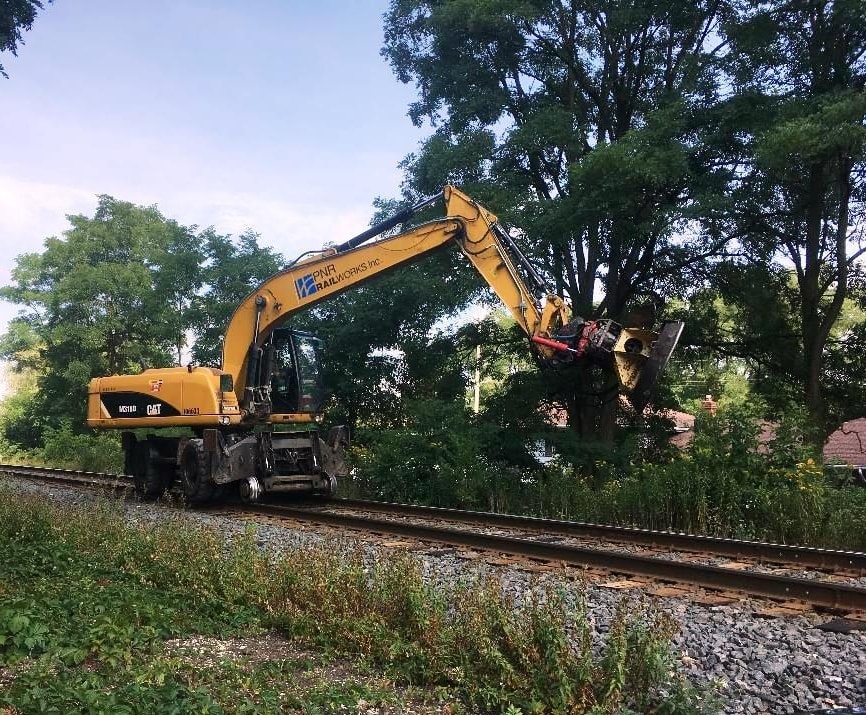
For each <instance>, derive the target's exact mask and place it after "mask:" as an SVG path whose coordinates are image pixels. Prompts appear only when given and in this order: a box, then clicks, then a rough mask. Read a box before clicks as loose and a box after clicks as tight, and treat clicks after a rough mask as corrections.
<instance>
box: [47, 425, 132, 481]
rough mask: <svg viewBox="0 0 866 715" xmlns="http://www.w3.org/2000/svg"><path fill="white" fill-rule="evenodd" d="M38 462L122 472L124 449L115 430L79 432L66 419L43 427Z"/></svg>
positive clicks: (88, 469) (94, 470)
mask: <svg viewBox="0 0 866 715" xmlns="http://www.w3.org/2000/svg"><path fill="white" fill-rule="evenodd" d="M42 439H43V447H42V449H41V450H39V451H38V454H39V459H40V461H42V462H44V463H45V464H51V465H53V466H57V467H68V468H70V469H84V470H87V471H91V472H114V473H121V472H123V450H122V449H121V447H120V435H119V433H117V432H96V431H93V432H89V433H81V432H79V431H77V430H75V429H73V427H72V425H70V424H69V422H68V421H63V422H61V424H60V426H59V427H50V426H49V427H46V429H45V432H44V433H43V435H42Z"/></svg>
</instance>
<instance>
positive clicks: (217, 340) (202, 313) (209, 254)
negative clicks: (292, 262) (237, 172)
mask: <svg viewBox="0 0 866 715" xmlns="http://www.w3.org/2000/svg"><path fill="white" fill-rule="evenodd" d="M198 241H199V242H200V245H201V251H202V254H203V258H204V265H203V267H202V268H201V270H202V273H201V281H202V284H203V289H202V290H201V291H200V292H199V293H197V294H196V295H194V296H190V297H191V300H192V305H191V308H190V313H189V322H188V323H187V325H188V326H189V329H190V330H191V331H192V333H193V336H194V337H195V344H194V346H193V349H192V358H193V360H194V361H195V362H197V363H199V364H202V365H211V366H214V367H217V366H219V364H220V360H221V359H222V337H223V335H224V333H225V330H226V327H228V323H229V320H230V319H231V317H232V314H233V313H234V311H235V308H237V307H238V304H239V303H240V302H241V301H242V300H243V299H244V298H245V297H246V296H247V295H248V294H249V293H250V291H252V290H253V289H255V287H256V286H257V285H259V284H260V283H262V282H263V281H264V280H265V279H266V278H268V277H269V276H271V275H273V274H274V273H276V272H277V271H278V270H279V269H280V268H281V267H282V266H283V264H284V259H283V257H282V256H281V255H280V254H279V253H278V252H276V251H274V250H273V249H271V248H267V247H264V248H263V247H262V246H260V245H259V235H258V234H257V233H255V232H254V231H250V230H248V231H246V232H244V233H242V234H241V235H240V236H239V237H238V238H237V239H233V238H232V237H231V236H227V235H226V236H224V235H220V234H218V233H216V231H214V230H213V228H208V229H206V230H205V231H202V232H201V234H199V236H198Z"/></svg>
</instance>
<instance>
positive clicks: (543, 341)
mask: <svg viewBox="0 0 866 715" xmlns="http://www.w3.org/2000/svg"><path fill="white" fill-rule="evenodd" d="M532 342H534V343H538V344H539V345H545V346H547V347H549V348H553V349H554V350H563V351H567V352H570V353H576V352H577V350H575V349H574V348H571V347H569V346H568V345H566V344H565V343H561V342H559V341H558V340H551V339H550V338H542V337H541V336H540V335H533V336H532Z"/></svg>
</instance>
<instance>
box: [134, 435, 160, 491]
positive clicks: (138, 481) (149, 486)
mask: <svg viewBox="0 0 866 715" xmlns="http://www.w3.org/2000/svg"><path fill="white" fill-rule="evenodd" d="M154 456H159V455H158V454H157V453H156V450H154V449H152V448H151V446H150V444H149V443H148V442H147V441H146V440H143V441H141V442H136V443H135V444H134V445H133V447H132V464H131V466H132V480H133V483H134V484H135V491H136V493H137V494H139V495H140V496H142V497H145V498H148V499H154V498H156V497H158V496H159V495H160V494H162V493H163V492H164V491H165V489H166V488H167V486H168V485H167V484H166V483H165V479H164V477H163V472H162V470H161V469H160V465H159V463H158V462H156V461H154V459H153V457H154Z"/></svg>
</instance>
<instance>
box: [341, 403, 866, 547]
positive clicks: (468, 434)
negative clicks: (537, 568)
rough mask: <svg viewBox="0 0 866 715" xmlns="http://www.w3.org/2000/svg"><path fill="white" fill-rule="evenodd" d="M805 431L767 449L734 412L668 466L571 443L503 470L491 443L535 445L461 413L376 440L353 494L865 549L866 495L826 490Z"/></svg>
mask: <svg viewBox="0 0 866 715" xmlns="http://www.w3.org/2000/svg"><path fill="white" fill-rule="evenodd" d="M802 424H804V423H803V421H802V420H801V419H799V416H798V415H796V414H794V415H793V416H789V417H788V418H786V419H783V420H782V421H781V422H779V423H774V424H773V425H772V432H773V433H774V436H773V437H772V439H770V440H769V441H762V439H761V438H760V435H761V432H762V430H765V431H766V428H767V424H766V423H764V422H763V421H762V420H761V419H760V418H759V413H758V410H757V409H756V408H755V407H743V406H739V407H731V408H729V409H727V410H723V411H721V412H720V413H719V415H718V416H716V417H712V416H709V415H705V416H702V417H701V418H700V419H699V420H698V423H697V425H696V429H695V436H694V441H693V442H692V444H691V446H690V448H689V449H688V450H687V451H684V452H676V451H673V452H669V453H668V456H667V458H666V459H664V460H660V461H654V462H650V461H647V460H645V459H642V457H641V453H640V450H639V447H640V439H639V438H638V439H636V440H633V449H632V450H631V451H629V450H628V449H627V448H625V447H622V448H620V449H619V451H618V452H610V456H609V455H606V454H605V452H604V451H603V450H600V449H599V448H598V446H597V445H589V447H588V449H586V450H584V452H585V453H583V452H581V449H582V447H581V444H580V443H579V442H578V441H577V438H576V437H572V441H571V445H570V449H571V453H570V454H569V460H568V461H566V460H565V459H564V458H563V457H560V458H558V459H557V460H556V461H555V462H554V463H553V464H551V465H549V466H546V467H541V466H536V467H534V468H527V467H514V466H510V467H509V466H504V465H499V464H496V463H495V462H493V461H492V460H491V459H490V458H489V457H488V456H487V455H488V454H489V453H491V452H493V453H497V452H498V451H499V450H498V447H497V445H491V444H490V441H489V440H490V439H491V435H492V436H493V437H494V438H495V439H498V440H502V439H505V440H512V441H519V440H521V439H523V440H524V442H527V441H529V439H531V438H525V437H524V438H521V436H520V435H518V434H507V433H502V432H494V431H491V430H490V428H489V426H488V427H485V426H484V425H483V424H479V423H477V422H475V421H473V420H472V419H470V418H468V417H466V416H462V417H461V416H460V415H458V414H456V413H452V414H451V415H450V417H449V419H448V420H443V419H440V420H438V421H435V420H428V421H419V422H417V423H416V425H415V426H413V427H411V428H408V427H407V428H404V429H401V430H390V431H380V432H378V433H377V434H376V435H375V436H374V437H373V438H372V439H370V440H369V441H367V442H366V443H364V444H363V446H361V447H360V448H358V449H357V450H356V452H355V454H356V460H355V463H356V475H355V478H354V480H353V483H352V488H354V489H355V490H356V492H357V493H359V494H360V495H363V496H369V497H371V498H386V499H387V498H392V499H398V500H401V501H415V502H420V503H426V504H432V505H437V506H461V507H463V508H476V509H491V508H492V509H496V510H499V511H505V512H511V513H526V514H535V515H539V516H548V517H554V518H566V519H576V520H583V521H596V522H603V523H610V524H628V525H635V526H641V527H645V528H651V529H674V530H678V531H692V532H697V533H705V534H713V535H719V536H729V537H739V538H753V539H764V540H770V541H780V542H787V543H802V544H812V545H816V546H825V547H830V548H848V549H866V532H864V531H863V529H862V528H860V525H861V524H862V523H863V517H864V515H866V489H862V488H858V487H847V488H842V487H839V486H837V485H835V484H833V483H831V482H830V481H828V480H827V479H826V477H825V475H824V471H823V468H822V466H821V460H820V454H819V453H817V451H816V450H814V448H813V447H811V446H810V444H809V442H808V441H807V440H806V439H804V435H803V429H802ZM564 439H565V436H564V435H560V440H561V441H562V440H564ZM657 455H658V452H657V450H654V456H656V457H657ZM434 487H435V493H434V492H432V491H431V489H433V488H434Z"/></svg>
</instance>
